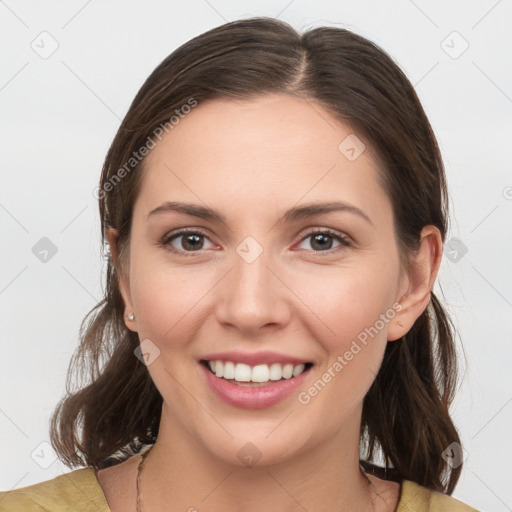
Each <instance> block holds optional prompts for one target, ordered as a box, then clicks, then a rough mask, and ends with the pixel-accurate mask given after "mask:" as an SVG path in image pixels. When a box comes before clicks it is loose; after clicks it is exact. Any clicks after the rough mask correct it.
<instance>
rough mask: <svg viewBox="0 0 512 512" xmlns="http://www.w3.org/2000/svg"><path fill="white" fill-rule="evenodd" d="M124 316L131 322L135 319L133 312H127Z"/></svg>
mask: <svg viewBox="0 0 512 512" xmlns="http://www.w3.org/2000/svg"><path fill="white" fill-rule="evenodd" d="M126 318H128V320H130V322H133V321H134V320H135V315H134V314H133V313H128V314H127V315H126Z"/></svg>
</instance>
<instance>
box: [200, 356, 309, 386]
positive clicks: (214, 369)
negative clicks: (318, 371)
mask: <svg viewBox="0 0 512 512" xmlns="http://www.w3.org/2000/svg"><path fill="white" fill-rule="evenodd" d="M200 363H201V364H202V365H203V366H204V367H205V368H206V369H207V371H208V372H209V373H211V374H213V375H215V377H217V378H219V379H222V380H224V381H226V382H228V383H230V384H232V385H235V386H242V387H264V386H272V385H275V384H277V383H279V382H282V381H292V380H294V379H296V378H298V377H300V376H303V375H304V374H305V373H307V372H309V370H310V369H311V367H312V366H313V363H312V362H306V363H299V364H297V363H292V362H290V363H277V362H275V363H270V364H257V365H254V366H251V365H249V364H245V363H236V362H234V361H221V360H206V359H201V360H200ZM301 380H302V379H301Z"/></svg>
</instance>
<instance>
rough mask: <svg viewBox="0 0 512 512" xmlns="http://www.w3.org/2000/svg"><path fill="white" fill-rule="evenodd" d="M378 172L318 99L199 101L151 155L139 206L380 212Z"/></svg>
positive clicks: (367, 154) (382, 196)
mask: <svg viewBox="0 0 512 512" xmlns="http://www.w3.org/2000/svg"><path fill="white" fill-rule="evenodd" d="M347 150H348V152H347ZM361 151H362V152H361ZM360 152H361V153H360ZM359 153H360V154H359ZM358 155H359V156H358ZM354 156H355V157H356V158H354ZM379 172H380V171H379V169H378V166H377V163H376V161H375V159H374V158H373V156H372V153H371V149H370V148H369V146H368V144H366V147H365V143H363V141H362V140H361V138H360V137H358V136H357V135H356V134H354V133H353V131H352V130H351V128H350V127H349V126H348V125H346V124H344V123H341V122H340V121H338V120H336V119H335V118H334V117H333V116H331V115H330V114H329V112H327V111H326V110H325V109H324V108H323V107H321V106H320V105H319V104H318V103H315V102H314V101H312V100H309V99H303V98H298V97H294V96H290V95H285V94H271V95H266V96H261V97H256V98H253V99H249V100H233V99H216V100H211V101H207V102H205V103H203V104H201V103H200V104H198V105H197V106H196V107H195V108H194V109H192V110H191V112H190V113H189V114H187V115H184V116H183V117H182V118H181V119H180V121H179V123H178V124H176V125H175V126H174V128H172V130H171V131H170V132H169V133H168V134H167V135H165V136H164V137H163V138H162V141H161V142H159V143H158V144H157V145H156V147H155V148H154V149H152V150H151V152H150V154H149V155H148V156H147V157H146V161H145V165H144V177H143V180H142V187H141V191H140V195H139V198H138V200H137V203H138V204H139V206H141V207H143V208H144V210H146V211H149V210H150V209H151V208H154V207H155V206H158V204H157V203H158V202H164V201H169V200H185V199H186V200H191V201H194V202H200V201H202V202H204V203H207V204H208V205H212V206H213V205H215V206H216V207H217V206H219V205H224V208H223V209H226V208H231V209H233V208H236V209H237V214H241V213H243V212H250V213H251V214H252V215H260V214H261V215H264V214H265V213H268V212H270V210H273V209H277V210H279V211H281V210H282V209H283V207H286V206H291V205H293V204H295V203H297V202H299V201H300V200H301V198H304V200H307V201H308V202H310V201H315V200H332V201H336V200H343V201H346V202H350V203H354V204H357V206H358V207H360V208H366V209H367V210H368V211H370V212H372V211H374V214H376V215H380V214H381V213H382V212H381V213H379V211H378V210H379V208H378V207H379V206H386V205H385V203H386V202H388V203H389V201H387V198H386V196H385V193H384V190H383V189H382V187H381V186H380V182H379ZM380 203H383V204H380ZM387 206H389V204H388V205H387ZM260 218H261V217H260Z"/></svg>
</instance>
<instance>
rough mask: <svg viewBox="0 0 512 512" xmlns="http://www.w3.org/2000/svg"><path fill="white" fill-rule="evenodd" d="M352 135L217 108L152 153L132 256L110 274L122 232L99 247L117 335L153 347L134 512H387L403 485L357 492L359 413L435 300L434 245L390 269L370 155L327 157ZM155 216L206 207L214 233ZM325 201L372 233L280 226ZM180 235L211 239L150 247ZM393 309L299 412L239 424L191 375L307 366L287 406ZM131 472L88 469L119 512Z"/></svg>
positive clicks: (345, 220)
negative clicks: (246, 251) (259, 355)
mask: <svg viewBox="0 0 512 512" xmlns="http://www.w3.org/2000/svg"><path fill="white" fill-rule="evenodd" d="M351 133H352V131H351V129H350V127H349V126H347V125H345V124H342V123H340V122H339V121H336V120H335V119H334V118H333V117H332V116H331V115H330V114H329V113H328V112H327V111H326V110H324V109H323V108H322V107H321V106H319V105H318V104H316V103H314V102H313V101H310V100H308V101H305V100H303V99H299V98H296V97H293V96H288V95H281V94H272V95H265V96H261V97H258V98H255V99H251V100H244V101H239V100H214V101H210V102H205V103H203V104H200V105H198V106H197V107H196V108H194V110H193V111H192V112H191V113H190V114H189V115H187V116H186V117H185V118H184V119H183V120H181V121H180V123H179V124H178V125H177V126H175V128H174V129H173V130H172V132H170V133H169V134H168V135H167V136H166V137H165V138H164V139H163V141H162V142H161V143H159V144H158V145H157V146H156V147H155V148H154V149H153V150H152V151H151V152H150V154H149V155H148V157H147V159H146V162H145V170H144V177H143V181H142V186H141V190H140V194H139V196H138V197H137V200H136V202H135V206H134V211H133V224H132V230H131V234H130V245H129V251H128V258H124V259H123V260H122V261H121V259H120V258H119V256H118V254H117V247H116V239H117V232H116V231H115V230H113V229H112V230H111V231H110V232H109V242H110V244H111V249H112V254H113V256H114V260H115V262H116V264H117V265H118V269H119V272H120V275H121V288H122V293H123V298H124V300H125V304H126V311H125V312H126V313H127V314H128V313H133V314H134V315H135V320H134V321H129V320H126V325H127V327H128V328H129V329H131V330H133V331H135V332H138V334H139V337H140V339H141V340H145V339H147V338H149V339H150V340H151V342H152V343H154V344H155V345H156V346H157V347H158V349H159V350H160V354H159V356H158V357H157V358H156V359H155V360H154V362H152V363H151V364H150V365H149V366H148V371H149V373H150V375H151V377H152V379H153V381H154V382H155V385H156V387H157V388H158V390H159V391H160V393H161V394H162V396H163V402H164V404H163V409H162V419H161V425H160V433H159V436H158V440H157V442H156V444H155V446H154V448H153V450H152V452H151V454H150V456H149V457H148V459H147V463H146V465H145V468H144V473H143V479H142V482H141V491H142V494H143V509H144V510H145V511H146V512H147V511H152V510H164V509H168V506H169V505H168V504H173V509H172V510H194V508H195V509H197V510H208V511H212V512H220V511H223V512H226V511H230V512H231V511H233V512H234V511H241V510H244V512H253V511H254V512H256V511H258V512H260V511H261V510H280V511H283V512H291V511H298V510H304V509H307V510H315V511H328V510H329V511H332V510H354V511H355V510H358V511H366V510H375V511H392V510H395V508H396V506H397V502H398V495H399V485H398V484H397V483H394V482H387V481H385V480H381V479H378V478H376V477H370V481H371V485H369V483H368V480H367V479H366V477H365V476H364V475H362V474H361V472H360V470H359V431H360V421H361V412H362V402H363V398H364V396H365V394H366V392H367V391H368V389H369V387H370V386H371V384H372V382H373V380H374V379H375V376H376V374H377V372H378V370H379V367H380V364H381V361H382V357H383V353H384V350H385V347H386V344H387V343H388V341H389V342H392V341H393V340H396V339H398V338H400V337H401V336H402V335H404V334H405V333H406V332H407V331H408V330H409V329H410V328H411V326H412V325H413V323H414V321H415V320H416V318H417V317H418V316H419V315H420V314H421V313H422V311H423V310H424V309H425V308H426V306H427V304H428V302H429V299H430V291H431V289H432V287H433V284H434V281H435V278H436V276H437V273H438V270H439V265H440V260H441V253H442V241H441V235H440V233H439V230H438V229H437V228H435V227H434V226H426V227H425V228H424V229H423V231H422V233H421V245H420V248H419V250H418V251H417V253H416V254H414V255H412V256H410V258H409V263H410V265H409V266H408V268H407V269H405V268H404V267H403V266H402V264H401V260H400V254H399V250H398V246H397V240H396V237H395V233H394V222H393V212H392V206H391V202H390V199H389V197H388V196H387V194H386V192H385V191H384V189H383V188H382V187H381V185H380V184H379V180H378V176H379V172H381V170H380V169H379V167H378V164H377V161H376V159H375V158H373V156H372V153H371V149H370V147H369V144H368V143H366V142H365V143H366V150H365V151H364V152H363V153H362V154H361V155H360V156H359V157H358V158H357V159H356V160H355V161H349V160H348V159H347V158H346V157H345V156H344V154H342V153H341V152H340V151H339V150H338V145H339V144H340V142H341V141H343V140H344V139H345V138H346V137H347V136H348V135H350V134H351ZM166 201H183V202H188V203H194V204H200V205H203V206H204V205H207V206H208V207H210V208H213V209H215V210H217V211H219V212H220V213H222V214H223V215H224V216H225V217H226V223H225V224H224V223H219V222H216V221H211V220H204V219H199V218H195V217H191V216H187V215H184V214H182V213H177V212H165V213H159V214H154V215H150V216H149V217H148V213H149V212H151V211H152V210H153V209H154V208H156V207H158V206H160V205H161V204H163V203H165V202H166ZM328 201H343V202H345V203H348V204H350V205H352V206H355V207H357V208H359V209H360V210H361V211H362V212H363V213H364V214H365V215H366V216H367V217H368V218H369V221H367V220H365V219H364V218H363V217H361V216H358V215H356V214H354V213H350V212H348V211H338V212H331V213H327V214H322V215H319V216H316V217H313V218H307V219H302V220H298V221H294V222H292V223H285V222H278V220H279V218H280V217H281V215H282V213H283V212H284V210H286V209H288V208H291V207H293V206H297V205H302V204H305V203H309V202H328ZM187 227H188V228H198V229H201V230H202V231H203V232H205V234H206V237H202V238H200V240H199V248H200V250H199V251H195V252H194V249H193V247H194V246H192V248H191V245H187V238H186V236H182V237H178V238H175V239H174V240H173V241H172V242H169V243H168V244H167V247H165V246H163V245H161V244H160V245H159V241H160V240H161V238H162V237H164V236H165V235H166V234H169V233H172V232H174V231H176V230H178V228H187ZM312 228H322V229H325V228H330V229H331V230H333V231H335V232H336V233H338V234H340V235H342V236H345V237H346V238H348V240H349V242H350V245H349V246H344V245H341V244H340V243H339V242H338V241H336V240H335V239H334V238H329V237H328V238H327V243H326V244H325V245H324V247H325V248H324V249H322V248H321V247H322V246H320V248H319V245H318V244H315V238H314V236H311V229H312ZM247 236H251V237H253V238H254V239H255V240H256V241H257V242H258V244H259V245H260V246H261V248H262V249H263V252H262V254H261V255H260V256H259V257H258V258H257V259H256V260H255V261H253V262H252V263H247V262H246V261H245V260H244V259H243V258H241V257H240V256H239V254H238V253H237V251H236V248H237V247H238V246H239V244H240V243H241V242H242V241H243V240H244V239H245V238H246V237H247ZM326 236H327V235H326ZM201 243H202V245H201ZM329 243H331V245H329ZM169 248H175V249H176V250H177V251H179V250H181V251H183V252H186V251H188V254H189V255H191V256H185V255H182V254H178V253H173V252H171V251H170V250H169ZM315 250H317V251H323V252H322V253H320V254H319V255H315V254H314V251H315ZM396 303H400V304H401V306H402V309H401V311H400V312H398V313H396V314H395V315H394V318H392V319H390V320H389V321H388V322H387V323H385V326H384V328H382V329H381V330H380V331H379V333H378V335H377V336H375V337H374V338H373V339H371V342H369V343H368V344H367V345H366V346H364V348H363V349H362V350H361V351H360V352H359V353H358V354H357V355H355V356H354V357H353V359H352V360H351V361H349V362H348V364H347V365H346V366H345V367H344V368H343V370H342V371H341V372H339V373H338V374H337V375H336V377H335V378H333V379H332V380H331V381H330V382H329V383H328V384H327V385H326V386H325V387H324V388H323V389H322V390H321V392H319V393H318V394H317V395H316V396H315V397H314V398H312V399H311V401H310V402H309V403H308V404H302V403H300V402H299V401H298V399H297V393H292V395H291V396H290V397H289V398H287V399H285V400H284V401H282V402H280V403H278V404H276V405H274V406H272V407H269V408H266V409H261V410H246V409H241V408H237V407H234V406H231V405H228V404H226V403H224V402H222V401H221V400H219V399H218V398H217V397H216V396H215V395H214V394H213V393H212V392H211V391H210V389H209V388H208V386H206V385H205V382H204V379H203V375H202V371H201V370H202V369H201V367H200V366H199V364H198V360H199V359H200V358H201V357H202V356H203V355H205V354H207V353H208V352H213V351H227V350H231V349H234V348H237V349H240V350H243V351H245V352H259V351H263V350H274V351H277V352H279V353H282V354H290V355H295V356H298V357H302V358H305V359H307V360H309V361H312V362H313V363H314V366H313V368H312V369H311V371H310V374H309V376H308V377H307V380H306V383H305V384H304V386H303V387H302V388H301V389H300V390H299V391H303V390H307V389H308V388H309V387H311V385H312V384H313V383H314V382H315V381H317V380H318V379H319V378H321V376H322V374H324V373H325V372H326V371H327V370H328V369H329V368H330V367H332V365H333V362H334V361H336V358H337V357H338V355H342V354H344V353H345V352H346V351H347V350H349V348H350V345H351V343H352V341H353V340H354V339H356V337H357V335H358V334H359V333H360V332H361V331H363V330H364V329H365V328H366V327H370V326H372V325H374V324H375V322H376V320H377V319H379V315H381V314H383V313H385V312H386V311H388V310H390V308H391V309H392V306H393V304H396ZM248 442H250V443H252V444H254V445H255V446H256V447H257V449H258V450H259V452H260V453H261V459H260V460H259V461H258V462H257V463H256V464H255V465H254V466H252V467H246V466H245V465H244V464H243V463H242V461H241V460H240V459H239V458H238V456H237V453H238V452H239V450H240V449H241V448H242V447H244V445H245V444H246V443H248ZM137 463H138V458H137V457H132V458H130V459H128V460H127V461H126V462H124V463H122V464H119V465H117V466H114V467H111V468H108V469H104V470H101V471H99V472H98V480H99V482H100V485H101V486H102V488H103V491H104V493H105V496H106V498H107V500H108V502H109V505H110V507H111V509H112V510H113V511H114V512H116V511H117V510H119V511H121V510H124V511H127V510H128V511H129V510H135V496H136V494H135V477H136V465H137ZM166 507H167V508H166ZM192 507H194V508H192Z"/></svg>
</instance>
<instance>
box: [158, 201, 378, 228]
mask: <svg viewBox="0 0 512 512" xmlns="http://www.w3.org/2000/svg"><path fill="white" fill-rule="evenodd" d="M170 211H175V212H178V213H184V214H185V215H190V216H192V217H198V218H200V219H205V220H211V221H216V222H220V223H222V224H227V222H226V217H225V216H224V215H222V214H221V213H219V212H217V211H216V210H213V209H211V208H209V207H207V206H202V205H199V204H191V203H182V202H179V201H167V202H165V203H163V204H161V205H160V206H158V207H156V208H155V209H153V210H151V211H150V212H149V213H148V217H150V216H151V215H155V214H157V213H163V212H170ZM334 211H342V212H348V213H352V214H354V215H357V216H359V217H361V218H362V219H364V220H365V221H367V222H368V223H369V224H371V225H372V226H373V222H372V221H371V220H370V218H369V217H368V215H366V213H364V212H363V211H362V210H360V209H359V208H357V207H356V206H353V205H351V204H348V203H344V202H340V201H331V202H327V203H307V204H303V205H301V206H295V207H293V208H290V209H288V210H286V211H285V212H284V214H283V215H282V217H281V218H280V219H279V222H281V223H282V222H294V221H298V220H302V219H307V218H309V217H314V216H316V215H322V214H325V213H330V212H334Z"/></svg>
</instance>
